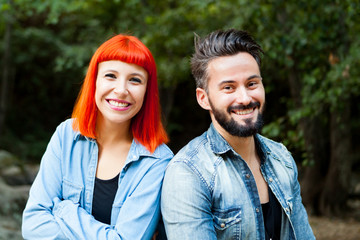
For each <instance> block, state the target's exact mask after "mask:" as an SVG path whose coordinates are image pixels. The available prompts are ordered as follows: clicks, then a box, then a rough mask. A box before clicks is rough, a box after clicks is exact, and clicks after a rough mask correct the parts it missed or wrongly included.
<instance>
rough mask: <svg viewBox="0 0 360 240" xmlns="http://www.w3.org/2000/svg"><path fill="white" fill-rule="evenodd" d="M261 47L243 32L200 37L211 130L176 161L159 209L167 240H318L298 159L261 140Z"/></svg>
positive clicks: (198, 68) (200, 83)
mask: <svg viewBox="0 0 360 240" xmlns="http://www.w3.org/2000/svg"><path fill="white" fill-rule="evenodd" d="M261 54H262V49H261V47H260V46H259V45H258V44H257V43H256V42H255V41H254V40H253V38H252V37H251V36H250V35H249V34H248V33H246V32H244V31H238V30H234V29H230V30H227V31H215V32H213V33H210V34H209V35H208V36H207V37H205V38H204V39H200V38H199V37H196V41H195V53H194V55H193V57H192V59H191V67H192V73H193V75H194V78H195V80H196V84H197V89H196V97H197V101H198V103H199V105H200V106H201V107H202V108H204V109H205V110H208V111H209V113H210V117H211V121H212V124H211V125H210V128H209V129H208V130H207V131H206V132H205V133H204V134H202V135H201V136H199V137H197V138H195V139H193V140H192V141H191V142H189V143H188V144H187V145H186V146H185V147H184V148H183V149H182V150H180V151H179V152H178V153H177V154H176V156H175V157H174V158H173V159H172V160H171V162H170V164H169V165H168V168H167V170H166V174H165V178H164V182H163V189H162V196H161V210H162V214H163V219H164V223H165V229H166V233H167V236H168V239H170V240H172V239H196V240H197V239H251V240H253V239H261V240H263V239H306V240H309V239H314V238H315V237H314V235H313V232H312V230H311V227H310V225H309V222H308V217H307V213H306V210H305V208H304V206H303V204H302V202H301V196H300V186H299V182H298V179H297V176H298V173H297V168H296V164H295V161H294V160H293V158H292V156H291V155H290V153H289V152H288V150H287V149H286V148H285V146H284V145H282V144H281V143H277V142H274V141H272V140H270V139H267V138H265V137H263V136H261V135H260V134H259V131H260V130H261V127H262V126H263V120H262V114H263V111H264V106H265V90H264V86H263V83H262V77H261V74H260V64H261Z"/></svg>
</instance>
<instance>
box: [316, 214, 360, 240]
mask: <svg viewBox="0 0 360 240" xmlns="http://www.w3.org/2000/svg"><path fill="white" fill-rule="evenodd" d="M309 222H310V225H311V227H312V229H313V231H314V234H315V236H316V239H317V240H359V239H360V221H357V220H355V219H338V218H325V217H314V216H310V217H309Z"/></svg>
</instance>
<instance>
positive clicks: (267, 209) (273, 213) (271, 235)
mask: <svg viewBox="0 0 360 240" xmlns="http://www.w3.org/2000/svg"><path fill="white" fill-rule="evenodd" d="M261 207H262V211H263V217H264V226H265V239H266V240H270V239H271V240H277V239H279V240H280V230H281V212H282V209H281V206H280V203H279V202H278V200H277V199H276V197H275V196H274V194H273V192H272V191H271V189H270V188H269V202H267V203H265V204H261Z"/></svg>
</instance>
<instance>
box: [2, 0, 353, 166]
mask: <svg viewBox="0 0 360 240" xmlns="http://www.w3.org/2000/svg"><path fill="white" fill-rule="evenodd" d="M12 2H13V4H10V1H4V0H2V1H1V2H0V15H3V14H4V13H9V14H10V16H11V19H7V20H6V19H5V18H0V36H3V33H4V31H5V26H6V24H7V23H8V22H9V21H12V23H13V32H12V50H13V54H12V56H13V59H12V62H13V63H12V64H13V72H14V83H13V94H12V97H11V100H12V101H11V106H10V108H9V112H8V115H7V123H6V124H7V126H8V131H7V134H8V136H9V138H8V139H12V141H19V142H21V143H22V144H24V145H27V146H31V147H30V148H31V149H32V150H31V151H26V152H28V156H30V155H31V158H33V159H37V160H39V159H40V155H41V152H42V151H43V149H44V148H45V146H44V145H45V143H46V142H47V140H48V138H49V137H50V134H51V133H52V132H53V130H54V128H55V126H56V125H57V124H58V123H59V122H60V121H61V120H63V119H65V118H67V117H69V116H70V114H71V110H72V106H73V103H74V101H75V98H76V95H77V92H78V90H79V87H80V83H81V82H82V79H83V77H84V74H85V71H86V67H87V64H88V62H89V60H90V57H91V56H92V54H93V52H94V51H95V49H96V48H97V47H98V46H99V44H100V43H101V42H103V41H104V40H106V39H108V38H109V37H111V36H112V35H114V34H116V33H130V34H134V35H136V36H138V37H139V38H140V39H141V40H142V41H143V42H144V43H145V44H146V45H147V46H148V47H149V48H150V50H151V51H152V52H153V54H154V56H155V60H156V62H157V65H158V73H159V82H160V85H161V87H162V89H165V90H164V91H166V89H170V88H171V89H175V94H176V88H177V86H184V85H188V86H189V84H193V79H192V76H191V73H190V66H189V59H190V56H191V54H192V53H193V37H194V33H197V34H199V35H200V36H204V35H206V34H208V33H209V32H211V31H213V30H216V29H221V28H224V29H225V28H230V27H233V28H238V29H244V30H247V31H249V32H250V33H252V34H253V35H254V37H255V39H256V40H257V41H258V42H259V43H261V45H262V47H263V49H264V51H265V55H264V62H263V66H262V75H263V78H264V84H265V86H266V90H267V111H266V120H267V121H266V122H267V125H266V127H265V128H264V129H263V133H264V134H265V135H267V136H269V137H272V138H275V139H279V140H280V139H281V140H283V142H284V143H285V144H286V145H287V146H289V147H290V148H291V149H297V150H296V151H297V152H298V153H299V154H300V155H301V154H304V153H305V150H304V141H303V136H302V134H303V133H302V131H301V129H300V128H299V125H298V123H299V121H300V120H301V119H303V118H309V117H313V116H321V117H322V118H323V121H324V123H326V121H327V119H328V117H329V113H330V112H331V111H341V109H342V108H344V107H347V105H346V104H347V103H348V102H349V101H352V100H354V99H358V98H359V93H360V91H359V90H360V89H359V88H360V82H359V81H360V78H359V76H360V72H359V71H360V70H359V67H358V66H359V61H360V60H359V59H360V39H359V37H358V33H359V32H360V29H359V28H360V24H359V22H360V19H359V12H360V10H359V8H360V7H359V6H360V3H359V1H358V0H355V1H354V0H353V1H351V0H343V1H329V0H321V1H296V0H289V1H277V0H255V1H247V0H230V1H213V0H184V1H179V0H169V1H155V0H146V1H144V0H127V1H124V0H111V1H105V0H87V1H71V0H52V1H43V0H32V1H30V0H13V1H12ZM0 46H3V39H0ZM1 49H3V47H2V48H1ZM1 51H2V50H1ZM0 53H2V52H0ZM291 74H294V75H295V77H296V79H297V83H298V85H299V88H300V89H301V94H300V96H301V99H300V104H299V103H298V102H296V100H295V98H294V96H293V94H292V93H291V92H290V90H289V76H290V75H291ZM192 86H193V85H192ZM189 89H191V88H190V87H189ZM192 91H194V90H192ZM179 92H181V93H182V94H184V93H183V91H179ZM189 95H190V94H189ZM189 95H185V96H183V95H182V96H178V95H174V98H184V97H188V96H189ZM175 103H176V104H174V105H172V106H170V108H171V109H172V110H171V112H170V116H169V119H168V122H169V126H173V127H171V129H170V130H171V131H170V134H171V135H172V133H174V132H176V131H177V132H178V133H180V132H181V133H182V134H189V135H191V133H192V132H193V131H192V129H189V128H187V129H183V130H181V131H179V129H181V127H180V125H182V123H181V124H180V121H179V118H181V116H184V115H188V114H189V115H194V116H195V115H196V116H197V118H195V119H203V117H202V116H203V115H206V118H207V117H208V116H207V113H206V112H205V111H204V112H201V111H197V110H198V109H197V106H194V105H196V103H195V102H194V101H181V103H180V104H179V103H177V102H175ZM194 109H196V110H195V111H194ZM186 111H187V112H186ZM200 115H201V116H200ZM189 121H194V119H193V120H191V119H190V120H189ZM352 126H354V128H356V129H358V128H359V126H358V125H357V124H353V125H352ZM24 133H26V134H24ZM10 135H11V136H13V138H10ZM26 135H29V136H30V137H29V136H27V137H25V136H26ZM14 138H15V139H17V140H15V139H14ZM174 141H176V139H174ZM5 142H6V141H5ZM5 142H4V140H2V142H1V146H2V147H4V146H9V145H10V144H9V142H7V143H5ZM34 142H40V143H41V144H39V145H36V144H33V143H34ZM40 145H41V146H40ZM36 149H38V150H36ZM15 151H16V150H15ZM30 152H31V153H30ZM303 157H304V156H303Z"/></svg>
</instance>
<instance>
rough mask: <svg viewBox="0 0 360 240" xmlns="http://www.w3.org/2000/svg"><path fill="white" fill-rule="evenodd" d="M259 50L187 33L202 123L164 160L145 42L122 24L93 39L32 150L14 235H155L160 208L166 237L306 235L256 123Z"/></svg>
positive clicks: (279, 153)
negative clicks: (69, 107)
mask: <svg viewBox="0 0 360 240" xmlns="http://www.w3.org/2000/svg"><path fill="white" fill-rule="evenodd" d="M261 54H262V50H261V47H260V46H259V45H258V44H257V43H256V42H255V41H254V40H253V38H252V37H251V36H250V35H249V34H248V33H246V32H244V31H239V30H234V29H230V30H227V31H215V32H212V33H210V34H209V35H208V36H206V37H205V38H203V39H200V38H199V37H197V38H196V41H195V53H194V55H193V57H192V60H191V67H192V72H193V75H194V77H195V80H196V83H197V89H196V97H197V100H198V103H199V105H200V106H201V107H202V108H204V109H205V110H208V111H209V113H210V117H211V120H212V123H211V125H210V127H209V129H208V130H207V131H206V132H205V133H204V134H202V135H201V136H199V137H197V138H195V139H193V140H192V141H191V142H189V143H188V144H187V145H186V146H185V147H184V148H183V149H182V150H180V151H179V152H178V153H177V154H176V156H175V157H174V158H173V159H172V157H173V154H172V152H171V150H170V149H168V148H167V147H166V145H165V143H167V141H168V139H167V136H166V133H165V130H164V128H163V127H162V123H161V120H160V109H159V99H158V89H157V76H156V66H155V61H154V59H153V57H152V54H151V52H150V51H149V50H148V49H147V47H146V46H145V45H143V44H142V43H141V42H140V41H139V40H138V39H137V38H135V37H133V36H127V35H117V36H115V37H113V38H111V39H109V40H108V41H106V42H105V43H104V44H102V45H101V46H100V47H99V48H98V50H97V51H96V52H95V54H94V56H93V57H92V59H91V62H90V65H89V69H88V72H87V75H86V77H85V81H84V84H83V87H82V90H81V92H80V94H79V97H78V100H77V103H76V105H75V107H74V111H73V115H72V119H70V120H67V121H65V122H64V123H62V124H60V126H59V127H58V128H57V130H56V132H55V133H54V135H53V137H52V139H51V140H50V143H49V145H48V148H47V150H46V152H45V154H44V156H43V158H42V161H41V166H40V170H39V173H38V175H37V177H36V179H35V181H34V183H33V186H32V187H31V190H30V196H29V200H28V203H27V205H26V208H25V210H24V214H23V226H22V231H23V236H24V238H25V239H131V240H133V239H156V238H157V239H165V238H166V237H165V236H164V234H162V231H161V228H159V226H161V225H159V224H158V223H159V218H160V207H161V213H162V216H163V221H164V225H165V230H166V235H167V238H168V239H170V240H171V239H261V240H262V239H313V238H314V235H313V233H312V230H311V228H310V225H309V223H308V219H307V214H306V211H305V208H304V206H303V204H302V202H301V196H300V186H299V182H298V180H297V168H296V164H295V162H294V160H293V158H292V157H291V155H290V153H289V152H288V151H287V149H286V148H285V147H284V146H283V145H282V144H280V143H276V142H274V141H272V140H269V139H267V138H265V137H263V136H261V135H259V134H258V133H259V131H260V129H261V127H262V125H263V120H262V114H263V111H264V106H265V91H264V86H263V83H262V77H261V73H260V63H261ZM170 159H172V160H171V161H170ZM169 161H170V163H169ZM168 163H169V164H168ZM165 170H166V174H165ZM164 174H165V178H164V180H163V177H164ZM162 180H163V181H162ZM160 195H161V198H160ZM160 201H161V204H160ZM160 222H161V221H160Z"/></svg>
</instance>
